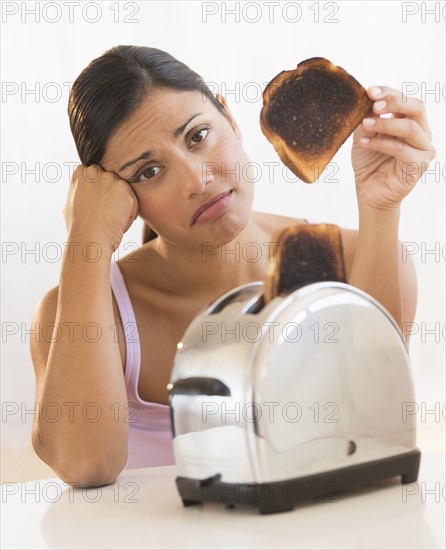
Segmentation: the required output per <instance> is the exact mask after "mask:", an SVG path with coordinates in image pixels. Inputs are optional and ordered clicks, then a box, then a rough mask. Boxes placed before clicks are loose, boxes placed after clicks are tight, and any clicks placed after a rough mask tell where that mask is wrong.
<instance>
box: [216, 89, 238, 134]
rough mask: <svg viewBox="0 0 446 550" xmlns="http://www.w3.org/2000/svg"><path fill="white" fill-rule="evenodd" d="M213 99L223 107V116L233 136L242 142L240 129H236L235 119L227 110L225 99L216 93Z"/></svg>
mask: <svg viewBox="0 0 446 550" xmlns="http://www.w3.org/2000/svg"><path fill="white" fill-rule="evenodd" d="M215 99H216V100H217V101H218V102H219V103H220V104H221V105H222V106H223V109H224V110H225V113H224V114H225V116H226V118H227V119H228V122H229V123H230V125H231V126H232V129H233V130H234V132H235V135H236V136H237V139H238V140H239V141H240V143H241V142H242V133H241V132H240V128H239V127H238V125H237V123H236V121H235V118H234V117H233V116H232V113H231V111H230V110H229V107H228V104H227V103H226V100H225V98H224V97H223V96H222V95H221V94H220V93H217V94H216V95H215Z"/></svg>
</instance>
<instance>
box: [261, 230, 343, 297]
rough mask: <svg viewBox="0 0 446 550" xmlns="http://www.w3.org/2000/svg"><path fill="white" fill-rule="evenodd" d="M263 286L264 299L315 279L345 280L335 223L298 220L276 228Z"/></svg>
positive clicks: (291, 290)
mask: <svg viewBox="0 0 446 550" xmlns="http://www.w3.org/2000/svg"><path fill="white" fill-rule="evenodd" d="M273 243H274V244H276V243H277V246H276V248H275V250H274V254H273V257H272V262H271V264H270V266H269V268H268V270H267V273H266V277H265V286H264V299H265V303H268V302H270V301H271V300H272V299H273V298H275V297H276V296H281V295H285V294H289V293H290V292H293V291H294V290H297V289H298V288H300V287H301V286H304V285H307V284H310V283H316V282H319V281H339V282H342V283H346V282H347V277H346V273H345V265H344V255H343V250H342V238H341V229H340V227H339V226H338V225H335V224H328V223H320V224H307V225H305V224H300V225H294V226H290V227H286V228H285V229H281V230H280V231H278V232H276V234H275V235H274V237H273Z"/></svg>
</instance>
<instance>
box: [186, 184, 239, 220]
mask: <svg viewBox="0 0 446 550" xmlns="http://www.w3.org/2000/svg"><path fill="white" fill-rule="evenodd" d="M231 193H232V189H230V190H229V191H224V192H223V193H219V194H218V195H214V196H213V197H212V198H211V199H210V200H208V201H207V202H205V203H204V204H202V205H201V206H199V207H198V208H197V210H195V213H194V215H193V216H192V221H191V225H193V224H194V223H195V222H196V221H197V218H198V217H199V216H200V214H201V213H202V212H204V211H205V210H206V209H207V208H209V207H210V206H212V205H213V204H214V203H216V202H217V201H219V200H220V199H222V198H223V197H226V196H227V195H230V194H231Z"/></svg>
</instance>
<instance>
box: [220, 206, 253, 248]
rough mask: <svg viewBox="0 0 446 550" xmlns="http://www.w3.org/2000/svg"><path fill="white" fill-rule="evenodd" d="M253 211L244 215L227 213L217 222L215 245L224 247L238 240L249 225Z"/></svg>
mask: <svg viewBox="0 0 446 550" xmlns="http://www.w3.org/2000/svg"><path fill="white" fill-rule="evenodd" d="M250 215H251V211H250V210H249V211H247V212H243V213H242V214H235V213H229V212H228V213H226V214H225V215H223V216H222V217H221V218H220V219H219V220H215V221H216V222H217V223H216V224H215V231H213V234H214V235H213V236H214V243H215V244H216V245H218V246H223V245H224V244H226V243H229V242H231V241H233V240H234V239H236V238H237V237H238V236H239V234H240V233H241V232H242V231H243V230H244V229H245V227H246V226H247V225H248V222H249V218H250Z"/></svg>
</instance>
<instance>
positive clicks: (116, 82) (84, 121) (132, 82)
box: [68, 46, 224, 244]
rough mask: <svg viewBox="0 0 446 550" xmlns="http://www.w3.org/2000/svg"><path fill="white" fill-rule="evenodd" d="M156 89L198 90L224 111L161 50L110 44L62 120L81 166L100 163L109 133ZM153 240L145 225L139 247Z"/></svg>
mask: <svg viewBox="0 0 446 550" xmlns="http://www.w3.org/2000/svg"><path fill="white" fill-rule="evenodd" d="M157 87H159V88H170V89H172V90H178V91H198V92H201V93H203V95H205V96H206V97H207V98H208V99H209V100H210V101H211V102H212V103H213V104H214V105H215V106H216V107H217V109H218V110H220V111H221V112H224V107H223V106H222V105H221V103H220V102H219V101H217V99H216V98H215V97H214V95H213V94H212V92H211V91H210V89H209V88H208V86H207V85H206V84H205V82H204V81H203V79H202V78H201V76H200V75H198V74H197V73H195V72H194V71H192V69H190V68H189V67H188V66H187V65H185V64H184V63H182V62H181V61H178V60H177V59H175V58H174V57H172V56H171V55H170V54H168V53H167V52H164V51H162V50H158V49H156V48H148V47H142V46H116V47H114V48H111V49H110V50H107V51H106V52H105V53H104V54H102V55H101V56H100V57H98V58H97V59H94V60H93V61H92V62H91V63H90V64H89V65H88V66H87V67H86V68H85V69H84V70H83V71H82V72H81V74H80V75H79V76H78V78H77V79H76V81H75V82H74V84H73V86H72V88H71V92H70V98H69V102H68V116H69V118H70V127H71V132H72V134H73V137H74V141H75V143H76V148H77V152H78V153H79V157H80V160H81V162H82V164H84V165H86V166H89V165H91V164H99V163H100V162H101V160H102V157H103V156H104V153H105V148H106V144H107V140H108V138H109V137H110V135H111V134H112V132H113V131H114V130H115V129H116V128H117V127H118V126H119V125H120V124H121V123H123V122H124V121H125V120H126V119H127V118H128V117H129V116H130V115H131V114H132V113H133V112H134V111H135V110H136V108H137V107H138V106H139V105H140V103H141V102H142V101H143V100H144V99H145V98H146V97H147V94H148V93H149V92H150V90H152V89H154V88H157ZM155 237H157V234H156V233H155V231H154V230H153V229H151V228H150V227H148V226H147V225H145V226H144V232H143V244H144V243H146V242H148V241H150V240H152V239H154V238H155Z"/></svg>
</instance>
